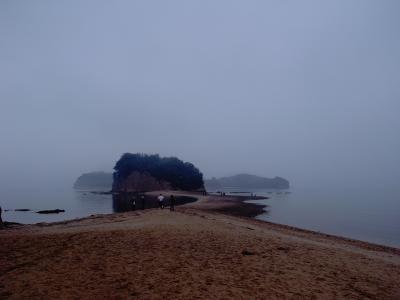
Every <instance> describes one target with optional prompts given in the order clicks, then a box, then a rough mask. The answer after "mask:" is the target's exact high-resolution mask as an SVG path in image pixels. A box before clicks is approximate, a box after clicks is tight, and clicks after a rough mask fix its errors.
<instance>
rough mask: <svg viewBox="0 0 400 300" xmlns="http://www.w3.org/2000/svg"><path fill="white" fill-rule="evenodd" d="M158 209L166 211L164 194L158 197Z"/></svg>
mask: <svg viewBox="0 0 400 300" xmlns="http://www.w3.org/2000/svg"><path fill="white" fill-rule="evenodd" d="M158 207H159V208H161V209H164V196H163V195H162V194H160V196H158Z"/></svg>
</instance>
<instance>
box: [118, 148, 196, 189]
mask: <svg viewBox="0 0 400 300" xmlns="http://www.w3.org/2000/svg"><path fill="white" fill-rule="evenodd" d="M114 170H115V172H114V181H119V180H121V179H125V178H127V177H128V176H129V175H130V174H131V173H132V172H134V171H137V172H139V173H145V172H146V173H148V174H150V175H151V176H153V177H155V178H156V179H158V180H165V181H168V182H169V183H170V184H171V186H172V187H173V188H175V189H181V190H197V189H201V188H203V185H204V183H203V174H202V173H201V172H200V171H199V170H198V169H197V168H196V167H195V166H194V165H193V164H191V163H189V162H183V161H181V160H179V159H178V158H176V157H160V156H159V155H158V154H154V155H147V154H141V153H136V154H132V153H125V154H123V155H122V156H121V158H120V159H119V160H118V161H117V163H116V164H115V167H114Z"/></svg>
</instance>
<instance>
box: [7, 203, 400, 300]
mask: <svg viewBox="0 0 400 300" xmlns="http://www.w3.org/2000/svg"><path fill="white" fill-rule="evenodd" d="M215 201H218V200H216V199H214V198H212V197H203V196H201V197H200V201H198V202H196V203H191V204H187V205H184V206H182V207H177V210H176V211H175V212H170V211H169V210H167V209H164V210H158V209H151V210H146V211H136V212H128V213H122V214H112V215H99V216H92V217H89V218H85V219H81V220H75V221H68V222H60V223H54V224H47V225H42V226H38V225H30V226H23V227H22V228H18V229H17V228H16V229H7V230H2V231H0V298H1V299H94V298H97V299H129V298H136V299H210V298H211V299H400V251H399V250H398V249H393V248H388V247H383V246H378V245H373V244H368V243H363V242H358V241H351V240H346V239H341V238H338V237H332V236H325V235H322V234H318V233H312V232H307V231H304V230H298V229H293V228H290V227H287V226H280V225H274V224H270V223H265V222H260V221H256V220H251V219H246V218H238V217H233V216H227V215H224V214H220V213H215V212H213V211H212V210H211V208H210V207H211V206H213V205H217V206H218V203H214V202H215ZM223 201H225V202H226V201H232V199H224V200H223ZM223 205H226V203H225V204H223Z"/></svg>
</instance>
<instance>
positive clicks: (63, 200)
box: [0, 187, 400, 247]
mask: <svg viewBox="0 0 400 300" xmlns="http://www.w3.org/2000/svg"><path fill="white" fill-rule="evenodd" d="M225 191H226V192H240V190H234V189H226V190H225ZM241 191H244V190H241ZM245 192H253V193H255V194H257V195H259V196H267V197H269V199H267V200H255V201H252V200H250V201H248V202H251V203H256V204H264V205H268V206H267V207H266V212H265V213H264V214H261V215H259V216H257V217H256V218H257V219H259V220H265V221H270V222H274V223H279V224H285V225H291V226H295V227H299V228H303V229H309V230H314V231H320V232H323V233H328V234H334V235H339V236H344V237H349V238H354V239H359V240H364V241H369V242H374V243H379V244H384V245H388V246H394V247H400V189H399V190H395V189H391V190H389V189H388V190H378V189H365V190H361V189H340V188H338V189H321V188H319V189H318V188H309V189H306V188H304V189H300V188H293V189H291V190H290V191H275V190H253V191H250V190H246V191H245ZM239 194H240V193H239ZM239 194H237V193H234V194H233V195H239ZM247 195H249V193H247ZM0 205H1V206H2V208H3V210H10V211H4V212H3V220H4V221H9V222H19V223H25V224H31V223H38V222H56V221H63V220H69V219H74V218H81V217H86V216H89V215H92V214H107V213H113V212H116V211H119V206H117V205H116V203H115V200H113V197H112V195H109V194H98V193H96V194H94V193H92V192H91V191H76V190H74V189H72V188H70V187H66V188H57V189H56V188H53V189H23V188H22V189H15V190H11V189H10V190H4V189H3V190H1V191H0ZM25 208H26V209H31V211H26V212H25V211H14V210H15V209H25ZM57 208H59V209H65V212H64V213H60V214H49V215H40V214H37V213H35V211H38V210H46V209H57Z"/></svg>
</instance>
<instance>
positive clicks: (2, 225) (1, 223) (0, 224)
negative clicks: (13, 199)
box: [0, 206, 4, 228]
mask: <svg viewBox="0 0 400 300" xmlns="http://www.w3.org/2000/svg"><path fill="white" fill-rule="evenodd" d="M2 212H3V210H2V209H1V206H0V228H3V227H4V223H3V219H2V218H1V213H2Z"/></svg>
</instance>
